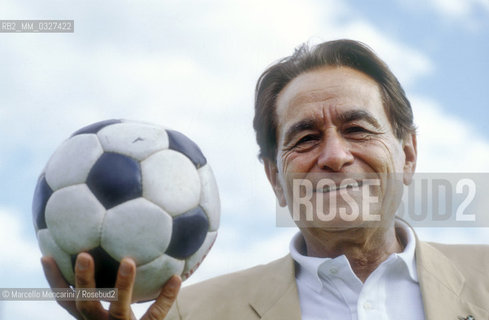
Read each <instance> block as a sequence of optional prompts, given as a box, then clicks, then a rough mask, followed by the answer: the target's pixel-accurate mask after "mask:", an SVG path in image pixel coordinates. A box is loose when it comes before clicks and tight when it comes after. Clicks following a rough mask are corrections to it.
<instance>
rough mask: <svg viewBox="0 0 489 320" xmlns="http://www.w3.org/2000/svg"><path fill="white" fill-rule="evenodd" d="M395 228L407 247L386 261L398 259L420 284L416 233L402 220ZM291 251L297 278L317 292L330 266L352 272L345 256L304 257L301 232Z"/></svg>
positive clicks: (292, 241) (290, 247) (295, 237)
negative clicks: (324, 271) (323, 271)
mask: <svg viewBox="0 0 489 320" xmlns="http://www.w3.org/2000/svg"><path fill="white" fill-rule="evenodd" d="M395 228H396V235H397V236H398V238H399V239H400V241H401V242H402V243H403V244H404V245H405V247H404V250H403V252H400V253H394V254H392V255H391V257H389V258H388V259H386V261H387V260H389V261H390V260H391V258H394V259H395V258H398V260H399V261H401V262H402V264H403V265H404V266H405V267H406V269H407V272H408V275H409V277H410V278H411V279H412V280H413V281H415V282H418V275H417V271H416V261H415V248H416V237H415V235H414V231H413V230H412V229H411V227H410V226H409V225H408V224H407V223H405V222H404V221H402V220H400V219H396V222H395ZM289 250H290V255H291V257H292V259H294V261H295V262H296V263H297V264H298V265H299V271H298V273H297V275H296V277H301V278H302V279H303V280H304V281H306V282H307V283H309V285H311V286H312V287H313V289H314V290H316V291H317V292H319V291H320V290H321V289H322V288H323V282H322V280H321V277H320V271H321V270H324V269H325V268H329V266H330V265H331V266H333V265H334V268H338V267H341V268H343V267H344V268H348V269H350V270H351V266H350V263H349V262H348V259H346V257H345V255H341V256H338V257H336V258H318V257H309V256H306V255H304V254H303V253H304V252H305V242H304V238H303V236H302V234H301V232H300V231H299V232H298V233H296V234H295V235H294V237H293V238H292V240H291V242H290V245H289ZM384 262H385V261H384ZM351 272H353V271H351Z"/></svg>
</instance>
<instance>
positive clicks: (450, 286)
mask: <svg viewBox="0 0 489 320" xmlns="http://www.w3.org/2000/svg"><path fill="white" fill-rule="evenodd" d="M416 265H417V270H418V278H419V282H420V286H421V292H422V296H423V302H424V310H425V315H426V319H427V320H459V319H464V318H466V317H467V316H469V315H472V316H473V317H474V319H475V320H489V246H485V245H442V244H428V243H425V242H421V241H418V242H417V247H416ZM300 318H301V312H300V306H299V298H298V294H297V287H296V282H295V276H294V262H293V260H292V258H291V257H290V256H289V255H287V256H285V257H283V258H281V259H279V260H276V261H273V262H271V263H269V264H267V265H262V266H257V267H254V268H251V269H248V270H244V271H240V272H237V273H233V274H229V275H224V276H221V277H217V278H214V279H210V280H207V281H204V282H202V283H199V284H195V285H192V286H189V287H186V288H183V289H182V291H181V292H180V294H179V297H178V300H177V302H176V303H175V304H174V306H173V308H172V310H171V312H170V314H169V315H168V317H167V318H166V319H171V320H175V319H185V320H221V319H230V320H231V319H232V320H244V319H246V320H251V319H263V320H267V319H268V320H271V319H274V320H299V319H300Z"/></svg>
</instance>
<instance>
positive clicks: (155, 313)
mask: <svg viewBox="0 0 489 320" xmlns="http://www.w3.org/2000/svg"><path fill="white" fill-rule="evenodd" d="M181 285H182V279H181V278H180V277H179V276H176V275H174V276H172V277H171V278H170V279H169V280H168V281H167V282H166V283H165V285H164V286H163V289H162V290H161V293H160V295H159V296H158V298H157V299H156V301H155V302H154V303H153V304H152V305H151V307H149V309H148V311H146V313H145V314H144V316H143V317H142V318H141V320H161V319H164V318H165V316H166V315H167V314H168V311H170V308H171V306H172V305H173V302H174V301H175V299H176V298H177V295H178V291H179V290H180V286H181Z"/></svg>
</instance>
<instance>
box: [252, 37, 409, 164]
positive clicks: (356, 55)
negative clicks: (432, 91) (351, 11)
mask: <svg viewBox="0 0 489 320" xmlns="http://www.w3.org/2000/svg"><path fill="white" fill-rule="evenodd" d="M324 66H337V67H350V68H352V69H355V70H358V71H360V72H363V73H364V74H366V75H368V76H370V77H371V78H372V79H374V80H375V81H376V82H377V84H378V85H379V89H380V94H381V97H382V103H383V105H384V110H385V112H386V114H387V117H388V119H389V121H390V123H391V125H392V127H393V130H394V134H395V135H396V137H397V138H398V139H403V138H405V137H406V135H407V134H410V133H414V132H415V130H416V129H415V126H414V123H413V112H412V109H411V104H410V103H409V100H408V99H407V98H406V94H405V93H404V90H403V89H402V87H401V84H400V83H399V81H398V80H397V78H396V77H395V76H394V74H393V73H392V72H391V71H390V69H389V67H388V66H387V65H386V64H385V63H384V62H383V61H382V60H381V59H380V58H379V57H377V55H376V54H375V53H374V52H373V51H372V50H371V49H370V48H369V47H367V46H366V45H365V44H363V43H361V42H357V41H353V40H335V41H328V42H323V43H321V44H319V45H316V46H314V47H312V48H310V47H309V46H308V45H306V44H303V45H302V46H300V47H299V48H297V49H296V50H295V52H294V54H293V55H291V56H290V57H286V58H284V59H282V60H279V61H278V62H277V63H275V64H274V65H272V66H270V67H269V68H268V69H267V70H265V72H263V73H262V75H261V76H260V78H259V79H258V82H257V84H256V90H255V117H254V119H253V128H254V129H255V132H256V140H257V142H258V145H259V147H260V151H259V157H260V159H264V158H267V159H271V160H274V161H275V160H276V159H275V158H276V154H277V134H276V131H277V117H276V112H275V109H276V102H277V97H278V95H279V93H280V92H281V91H282V89H283V88H284V87H285V86H286V85H287V84H288V83H289V82H290V81H291V80H292V79H294V78H295V77H297V76H298V75H300V74H302V73H305V72H307V71H312V70H314V69H318V68H321V67H324Z"/></svg>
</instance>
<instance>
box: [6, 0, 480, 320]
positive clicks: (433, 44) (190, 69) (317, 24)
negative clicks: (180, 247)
mask: <svg viewBox="0 0 489 320" xmlns="http://www.w3.org/2000/svg"><path fill="white" fill-rule="evenodd" d="M0 19H3V20H6V19H59V20H64V19H70V20H74V23H75V31H74V33H66V34H42V33H36V34H27V33H22V34H19V33H16V34H9V33H0V70H1V75H2V76H1V77H0V150H1V156H0V178H1V180H0V181H1V184H0V275H1V276H0V288H11V287H19V288H34V287H48V285H47V282H46V280H45V278H44V275H43V272H42V268H41V265H40V262H39V259H40V256H41V254H40V251H39V249H38V246H37V240H36V237H35V233H34V228H33V224H32V217H31V202H32V194H33V191H34V187H35V183H36V180H37V177H38V175H39V174H40V173H41V171H42V169H43V167H44V165H45V163H46V162H47V160H48V159H49V157H50V155H51V154H52V152H54V150H55V149H56V147H57V146H58V145H59V144H60V143H61V142H62V141H63V140H64V139H66V138H67V137H68V136H69V135H70V134H71V133H72V132H73V131H75V130H77V129H78V128H80V127H82V126H84V125H87V124H90V123H92V122H96V121H100V120H104V119H113V118H123V119H132V120H141V121H147V122H153V123H157V124H160V125H163V126H166V127H168V128H172V129H176V130H178V131H181V132H183V133H184V134H186V135H188V136H189V137H191V138H192V139H193V140H194V141H195V142H197V144H198V145H199V146H200V147H201V149H202V150H203V152H204V154H205V155H206V156H207V159H208V161H209V163H210V164H211V166H212V167H213V170H214V173H215V175H216V180H217V183H218V185H219V189H220V196H221V207H222V212H221V214H222V216H221V227H220V230H219V236H218V239H217V241H216V243H215V245H214V248H213V249H212V250H211V252H210V254H209V256H208V257H207V258H206V260H205V261H204V263H203V264H202V266H201V267H200V268H199V269H198V271H197V272H196V273H195V274H194V275H193V276H192V277H191V278H190V279H189V280H188V281H187V282H186V283H194V282H198V281H200V280H203V279H206V278H209V277H212V276H216V275H220V274H224V273H228V272H232V271H235V270H238V269H242V268H246V267H249V266H253V265H256V264H260V263H266V262H268V261H270V260H272V259H274V258H278V257H281V256H283V255H285V254H287V252H288V245H289V240H290V238H291V236H292V235H293V234H294V233H295V232H296V230H295V229H294V228H280V227H277V226H276V223H275V200H274V195H273V192H272V190H271V188H270V186H269V185H268V182H267V180H266V177H265V174H264V171H263V167H262V164H261V163H260V162H259V161H258V159H257V153H258V148H257V146H256V143H255V137H254V132H253V130H252V125H251V122H252V118H253V98H254V86H255V83H256V80H257V78H258V77H259V75H260V74H261V72H262V71H263V70H264V69H265V68H266V67H267V66H269V65H270V64H271V63H273V62H274V61H277V60H278V59H280V58H282V57H285V56H288V55H290V54H291V53H292V52H293V50H294V48H296V47H297V46H299V45H300V44H302V43H304V42H307V43H310V44H315V43H319V42H322V41H326V40H333V39H340V38H350V39H354V40H359V41H362V42H364V43H366V44H367V45H368V46H370V47H371V48H372V49H373V50H374V51H375V52H376V53H377V54H378V55H379V56H380V57H381V58H382V59H383V60H385V61H386V62H387V64H388V65H389V66H390V67H391V69H392V70H393V72H394V73H395V74H396V75H397V77H398V78H399V80H400V82H401V83H402V85H403V87H404V89H405V90H406V93H407V95H408V98H409V99H410V101H411V104H412V106H413V110H414V115H415V122H416V125H417V127H418V133H419V136H418V166H417V170H418V171H419V172H442V173H443V172H462V173H464V172H475V173H480V172H489V130H488V128H487V119H488V117H489V99H487V84H488V83H489V61H488V59H487V57H489V1H488V0H464V1H461V0H392V1H378V0H372V1H354V0H343V1H335V0H322V1H318V0H303V1H288V0H271V1H259V0H238V1H224V0H219V1H218V0H216V1H207V0H203V1H199V0H186V1H181V0H178V1H177V0H168V1H150V0H147V1H114V0H112V1H104V2H101V1H93V0H88V1H83V2H71V1H52V0H48V1H42V2H41V1H13V0H5V1H2V2H1V3H0ZM416 232H417V233H418V235H419V237H420V238H421V239H423V240H427V241H438V242H446V243H485V244H489V230H488V229H487V228H471V229H460V228H448V229H442V228H436V229H435V228H430V229H428V228H419V229H416ZM146 308H147V305H145V304H142V305H137V306H136V307H135V310H136V313H137V314H142V313H143V312H144V310H145V309H146ZM54 318H56V319H69V318H70V317H69V316H68V314H67V313H66V312H65V311H64V310H62V309H61V308H60V307H59V306H58V305H57V304H56V303H55V302H52V301H47V302H46V301H45V302H39V301H34V302H26V301H22V302H20V301H12V302H11V301H0V319H54Z"/></svg>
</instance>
